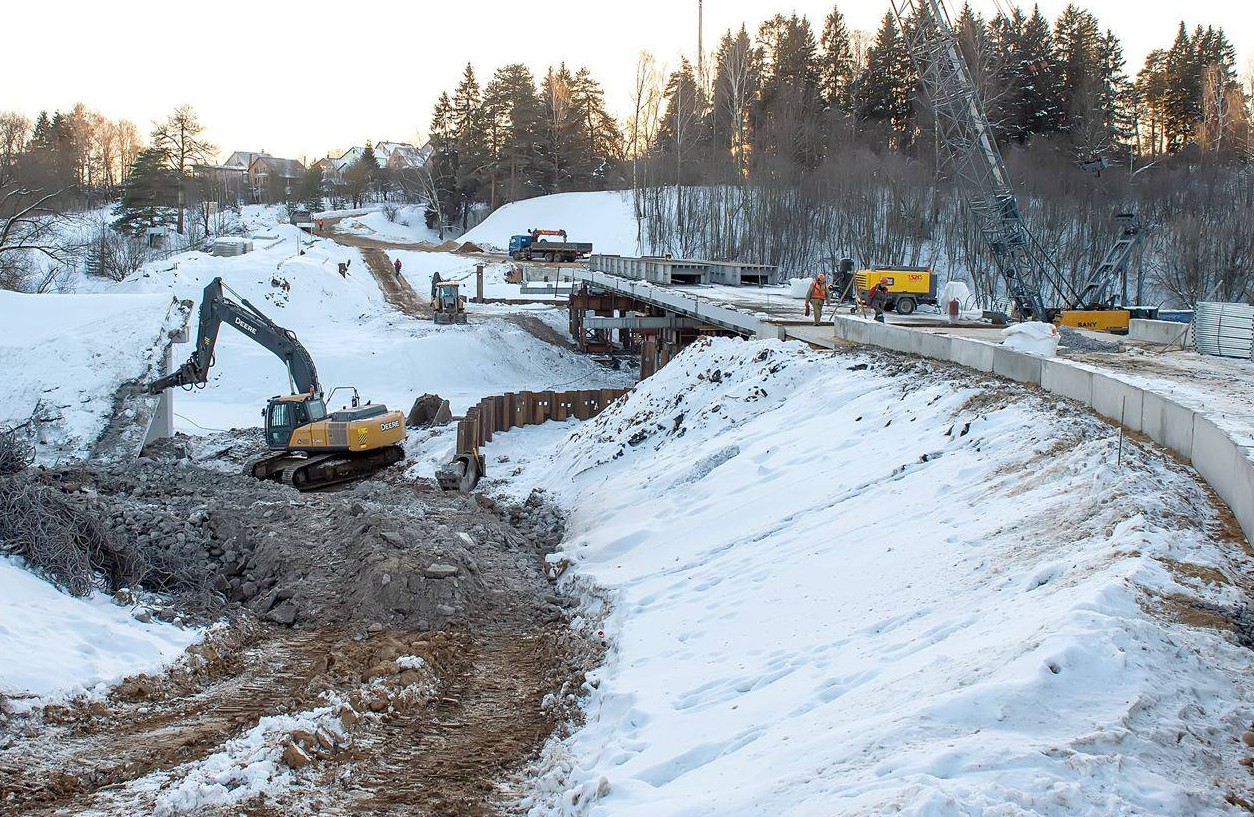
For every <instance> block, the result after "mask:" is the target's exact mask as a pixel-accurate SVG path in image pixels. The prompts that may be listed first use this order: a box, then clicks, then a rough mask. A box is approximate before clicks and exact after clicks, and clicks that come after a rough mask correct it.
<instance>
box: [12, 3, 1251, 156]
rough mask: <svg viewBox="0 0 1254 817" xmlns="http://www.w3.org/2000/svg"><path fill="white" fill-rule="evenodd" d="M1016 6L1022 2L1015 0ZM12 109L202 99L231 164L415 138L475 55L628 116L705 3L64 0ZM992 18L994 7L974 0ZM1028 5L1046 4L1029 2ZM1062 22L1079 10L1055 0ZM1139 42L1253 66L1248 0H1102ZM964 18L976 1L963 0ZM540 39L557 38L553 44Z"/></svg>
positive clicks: (767, 10)
mask: <svg viewBox="0 0 1254 817" xmlns="http://www.w3.org/2000/svg"><path fill="white" fill-rule="evenodd" d="M1003 2H1006V0H1003ZM5 5H6V8H5V10H4V21H5V25H4V27H5V29H6V31H7V35H8V36H6V37H5V45H4V48H3V49H0V110H4V109H11V108H16V109H18V110H21V111H24V112H26V113H27V114H28V115H30V116H31V117H32V118H33V117H34V115H35V114H36V113H37V112H38V111H39V110H41V109H44V108H47V109H49V110H52V109H54V108H61V109H68V108H70V107H72V106H73V105H74V103H75V102H79V101H81V102H84V103H85V104H87V105H88V106H89V107H92V108H95V109H97V110H99V111H101V112H102V113H103V114H105V115H106V116H109V117H112V118H128V119H131V120H133V121H134V122H135V123H136V124H137V125H139V128H140V130H141V131H142V132H144V133H145V134H146V133H147V132H148V130H149V128H150V123H151V120H153V119H154V118H158V117H160V116H162V115H163V114H165V113H167V112H168V111H170V110H172V109H174V108H175V107H177V106H178V105H180V104H182V103H184V102H190V103H191V104H192V105H193V106H194V107H195V108H196V109H197V111H198V112H199V113H200V115H201V118H202V120H203V121H204V122H205V123H206V124H207V125H208V128H209V130H208V134H207V135H208V136H209V138H210V139H211V140H212V141H213V142H214V143H215V144H217V145H218V147H219V148H220V149H221V151H222V154H223V156H225V155H226V154H227V153H229V152H230V151H232V150H266V151H268V152H270V153H272V154H274V155H278V156H286V157H295V156H300V155H306V156H309V157H313V158H316V157H319V156H322V155H325V154H326V152H327V151H328V150H331V149H335V148H347V147H350V146H351V145H354V144H360V143H362V142H364V141H365V140H366V139H370V140H373V141H383V140H387V141H411V140H413V139H415V138H416V137H417V135H418V133H419V132H420V131H421V132H423V133H425V132H426V128H427V125H428V123H429V121H430V117H431V106H432V104H433V103H434V101H435V99H436V97H437V96H438V95H439V93H440V92H441V91H442V90H452V88H453V87H454V86H455V85H456V83H457V81H458V79H459V77H460V74H461V71H462V68H463V66H464V65H465V64H466V62H467V61H468V60H469V61H470V62H473V63H474V65H475V70H476V72H477V74H478V76H479V79H480V82H481V83H484V82H486V81H487V80H488V79H489V78H490V77H491V75H492V71H493V70H495V69H496V68H498V67H499V66H501V65H505V64H508V63H511V62H522V63H525V64H526V65H528V66H529V67H530V68H531V69H532V71H533V72H534V73H535V74H536V75H537V78H538V77H539V75H541V74H542V73H543V72H544V70H545V68H546V67H547V66H548V65H550V64H554V63H557V62H560V61H563V60H564V61H565V62H566V63H567V64H568V65H570V66H571V67H576V68H577V67H579V66H583V65H586V66H588V67H589V68H590V69H591V70H592V73H593V75H594V76H596V78H597V79H599V80H600V81H601V82H602V84H603V85H604V86H605V88H606V92H607V96H608V99H609V104H610V107H611V109H612V110H613V111H614V112H616V113H618V114H623V113H625V112H626V110H627V108H628V104H629V100H630V88H631V80H632V76H633V74H634V72H635V64H636V58H637V55H638V54H639V52H640V51H641V49H648V50H649V51H652V52H653V53H654V54H655V55H656V56H657V58H658V60H659V61H661V62H662V63H664V64H665V65H667V66H668V67H673V66H675V65H676V64H677V63H678V61H679V56H680V54H681V53H683V54H688V55H692V54H693V53H695V50H696V30H697V13H696V7H697V2H696V0H630V2H611V3H602V2H597V0H548V2H541V1H540V0H532V2H522V3H520V2H517V0H510V2H506V0H462V2H438V3H435V2H379V1H378V0H375V2H364V3H349V2H338V3H332V2H325V0H307V1H306V2H300V3H295V2H283V3H276V2H266V0H253V2H243V0H223V1H222V2H218V3H189V2H185V0H184V1H181V2H156V1H155V0H114V1H113V2H109V0H59V1H54V2H23V3H6V4H5ZM839 5H840V8H841V11H842V12H844V13H845V16H846V17H847V18H848V19H849V21H850V23H851V25H852V26H853V27H854V28H860V29H866V30H871V31H873V30H874V29H875V28H877V27H878V24H879V21H880V20H881V19H882V18H883V15H884V13H885V12H886V11H888V8H889V7H888V3H887V0H842V1H841V2H840V3H839ZM973 5H974V6H975V7H976V9H977V10H978V11H981V12H983V13H985V14H986V15H989V16H991V15H992V14H993V13H994V12H995V9H996V6H995V5H994V0H974V2H973ZM1023 5H1030V4H1027V3H1024V4H1023ZM1040 5H1041V8H1042V10H1043V11H1044V12H1045V14H1046V15H1047V16H1049V17H1050V19H1051V20H1052V19H1053V18H1055V17H1056V16H1057V14H1058V12H1059V11H1061V9H1062V8H1063V7H1064V6H1065V5H1066V0H1041V4H1040ZM1080 5H1083V6H1086V7H1087V8H1089V9H1090V10H1091V11H1093V12H1094V13H1095V14H1096V15H1097V16H1098V18H1099V19H1100V20H1101V22H1102V24H1103V26H1105V27H1107V28H1112V29H1114V31H1115V33H1116V34H1117V35H1118V36H1119V37H1120V38H1121V40H1122V41H1123V43H1124V50H1125V56H1126V57H1127V61H1128V72H1129V74H1131V75H1135V73H1136V71H1137V70H1139V68H1140V67H1141V64H1142V62H1143V60H1144V57H1145V54H1146V53H1147V52H1149V51H1150V50H1152V49H1154V48H1158V47H1164V48H1165V47H1167V46H1169V45H1170V44H1171V41H1172V39H1173V37H1174V35H1175V30H1176V27H1177V26H1178V25H1179V23H1180V20H1181V18H1182V17H1183V18H1184V20H1185V21H1186V22H1187V23H1188V25H1189V27H1190V28H1192V27H1193V26H1194V25H1196V24H1202V25H1221V26H1223V27H1224V29H1225V30H1226V31H1227V32H1228V36H1229V38H1230V39H1231V40H1232V42H1233V43H1234V45H1235V46H1236V48H1237V53H1238V68H1239V70H1241V71H1242V72H1244V71H1245V70H1246V67H1247V65H1248V61H1249V55H1250V54H1251V50H1254V3H1250V2H1248V0H1191V2H1189V3H1187V4H1186V3H1180V2H1164V1H1163V0H1089V2H1086V3H1080ZM950 6H951V8H954V9H955V12H956V9H957V8H958V7H960V6H961V2H960V0H950ZM831 7H832V0H780V2H779V3H775V2H771V0H706V2H705V44H706V49H707V50H709V49H711V48H712V47H713V45H714V44H715V43H716V42H717V39H718V37H719V36H720V35H721V34H722V32H723V31H724V30H726V29H728V28H733V27H734V28H739V26H740V25H741V24H742V23H746V24H748V26H749V29H750V31H751V32H752V30H753V29H754V28H756V26H757V24H758V23H760V22H761V21H762V20H763V19H765V18H767V17H769V16H770V15H772V14H774V13H776V12H781V13H789V12H792V11H796V12H799V13H802V14H805V15H806V16H808V17H809V18H810V21H811V23H812V24H813V25H814V27H815V30H816V31H815V33H816V35H817V33H818V31H819V30H820V29H821V27H822V21H823V18H824V17H825V16H826V14H827V12H828V11H829V10H830V9H831ZM540 32H543V34H541V33H540Z"/></svg>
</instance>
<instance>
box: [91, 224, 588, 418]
mask: <svg viewBox="0 0 1254 817" xmlns="http://www.w3.org/2000/svg"><path fill="white" fill-rule="evenodd" d="M274 229H275V231H276V232H277V233H278V235H279V237H280V238H279V240H278V241H277V242H274V244H273V246H271V247H269V248H258V249H257V250H256V251H254V252H252V253H248V254H247V255H242V256H235V257H230V258H217V257H214V256H210V255H206V254H204V253H185V254H182V255H180V256H178V257H177V258H176V259H175V260H176V264H175V265H174V269H171V270H165V269H162V268H160V267H158V268H155V269H152V270H148V271H146V272H145V273H143V274H140V275H138V276H136V277H134V278H132V279H129V280H128V281H126V282H124V283H122V284H119V285H117V286H116V289H115V291H127V292H148V293H152V292H161V293H166V297H167V298H168V297H170V296H173V297H177V298H179V299H186V300H191V301H194V302H195V303H196V304H199V302H200V300H201V297H202V290H203V288H204V286H205V285H206V284H207V283H209V282H210V281H211V280H212V279H213V278H214V277H218V276H220V277H221V278H222V279H223V281H224V283H226V285H227V286H229V287H230V288H231V289H232V290H234V291H235V292H237V293H238V294H239V295H240V296H242V297H243V298H246V299H248V300H249V301H251V302H252V303H253V304H255V305H256V306H257V307H258V308H260V309H261V310H262V311H263V312H265V313H266V315H267V316H269V317H270V318H271V319H272V320H274V321H275V322H276V323H278V324H279V325H280V326H283V327H285V328H288V329H290V330H292V331H294V332H295V333H296V334H297V336H298V337H299V338H300V340H301V342H302V343H303V344H304V345H305V346H306V347H307V348H308V349H309V351H310V354H311V355H312V356H313V359H314V361H315V363H316V364H317V366H318V374H319V377H320V378H321V380H322V383H323V385H324V387H326V388H327V389H328V390H330V389H331V388H333V387H335V386H341V385H351V386H356V387H357V389H358V391H359V392H360V394H361V396H362V399H363V400H373V401H375V402H383V403H386V404H387V405H389V406H393V407H399V408H401V409H402V410H406V411H407V410H408V409H409V406H410V405H411V404H412V403H413V400H414V398H416V397H418V396H419V395H421V394H423V393H427V392H430V393H438V394H440V395H441V396H442V397H444V398H446V399H448V400H449V401H450V402H451V404H452V407H453V410H454V411H455V412H457V411H461V410H462V409H464V408H466V407H467V406H469V405H471V404H473V403H475V402H478V400H479V399H480V398H481V397H484V396H486V395H489V394H499V393H502V392H505V391H518V390H521V389H537V388H540V387H543V386H545V385H551V384H554V383H559V382H564V381H567V380H571V379H574V378H579V377H583V376H585V375H586V374H587V373H588V371H589V369H592V368H594V365H593V364H591V363H590V362H588V361H587V360H585V359H583V358H580V357H578V356H576V355H574V354H573V353H570V352H568V351H565V350H562V349H559V348H557V347H555V346H553V345H551V344H548V343H545V342H543V341H541V340H539V339H537V338H535V337H533V336H532V335H530V334H528V333H527V332H525V331H524V330H523V329H521V328H519V327H518V326H517V325H515V324H513V323H511V322H509V321H508V320H505V319H504V318H503V316H501V315H500V314H499V313H500V310H496V309H493V308H491V307H482V308H481V307H478V306H476V305H473V304H472V305H471V306H470V308H469V311H470V313H471V320H472V323H471V324H469V325H465V326H445V327H437V326H435V325H434V323H427V322H425V321H422V322H420V321H416V320H414V319H412V318H409V317H406V316H404V315H401V314H400V313H398V312H397V311H396V310H395V309H393V308H392V307H391V306H390V305H389V304H387V302H386V301H385V300H384V299H383V296H382V294H381V293H380V292H379V288H378V285H377V284H376V283H375V281H374V278H373V277H372V276H371V275H370V272H369V270H368V269H367V268H366V266H365V262H364V261H363V260H362V258H361V255H360V253H359V252H358V251H357V250H356V249H353V248H349V247H344V246H342V245H340V244H337V243H335V242H333V241H331V240H330V239H325V238H317V239H314V240H313V241H312V243H310V238H309V236H304V238H303V242H304V244H303V246H304V253H305V254H304V255H300V256H297V255H296V245H295V240H296V235H297V230H296V228H295V227H291V226H288V225H278V226H276V227H275V228H274ZM399 254H400V256H401V258H402V263H403V264H404V266H405V270H404V271H405V274H406V275H407V276H410V278H411V280H414V277H415V274H416V272H411V265H412V266H416V267H419V268H421V266H422V263H423V262H424V261H427V262H428V264H429V265H435V266H444V267H445V269H446V271H447V266H448V265H449V263H451V259H456V261H457V262H459V263H460V264H462V265H463V271H464V265H465V264H466V259H464V258H462V257H460V256H448V255H446V254H443V253H422V252H411V253H399ZM340 262H351V263H350V266H349V275H348V277H347V278H342V277H340V275H339V273H338V272H337V271H336V270H337V266H338V264H339V263H340ZM470 266H471V271H472V272H473V262H472V263H471V264H470ZM432 271H434V269H432ZM425 280H426V281H427V283H426V285H425V287H423V286H421V285H420V283H421V282H420V281H416V280H415V287H416V288H417V289H418V292H419V293H420V295H424V296H425V293H426V292H428V291H429V290H430V283H429V282H430V273H427V274H426V278H425ZM194 331H195V327H194V326H193V333H194ZM190 352H191V346H190V345H189V344H181V345H176V346H175V347H174V354H175V358H176V361H178V362H181V361H182V360H183V359H185V358H186V356H187V355H188V354H190ZM288 391H289V388H288V382H287V377H286V371H285V369H284V367H283V364H282V362H281V361H280V360H279V359H278V358H276V357H275V356H274V355H272V354H271V353H270V352H268V351H266V350H265V349H264V348H262V347H261V346H259V345H257V344H256V343H253V342H252V341H251V340H250V339H249V338H246V337H244V336H243V335H241V334H239V333H237V332H232V331H230V329H229V328H224V329H223V331H222V333H221V335H220V336H219V340H218V347H217V363H216V365H215V366H214V368H213V369H212V370H211V374H210V378H209V383H208V385H207V387H206V388H204V389H201V390H197V391H193V392H187V393H184V392H178V393H176V396H175V412H176V417H175V427H176V428H177V429H179V430H180V431H184V432H187V433H202V432H204V431H212V430H221V429H227V428H232V427H246V426H255V425H258V424H259V422H260V411H261V409H262V407H263V406H264V405H265V403H266V400H267V399H268V398H270V397H272V396H274V395H276V394H286V393H288ZM347 399H348V396H347V394H346V393H344V392H341V393H340V394H339V395H337V397H336V398H335V401H334V403H333V405H336V406H338V405H339V404H340V402H341V401H343V402H346V401H347Z"/></svg>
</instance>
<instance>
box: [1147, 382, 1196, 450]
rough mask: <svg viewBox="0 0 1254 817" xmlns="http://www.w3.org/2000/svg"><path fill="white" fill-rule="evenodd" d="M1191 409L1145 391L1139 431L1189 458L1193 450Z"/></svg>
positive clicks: (1192, 415) (1193, 413)
mask: <svg viewBox="0 0 1254 817" xmlns="http://www.w3.org/2000/svg"><path fill="white" fill-rule="evenodd" d="M1195 414H1196V412H1194V411H1193V409H1190V408H1187V407H1185V406H1182V405H1180V404H1179V403H1176V402H1174V401H1172V400H1169V399H1167V398H1166V397H1164V396H1163V395H1161V394H1155V393H1154V392H1152V391H1146V392H1144V393H1142V395H1141V430H1142V431H1144V432H1145V434H1146V435H1147V436H1148V437H1149V438H1150V439H1152V440H1154V442H1156V443H1158V444H1159V445H1165V446H1166V447H1168V448H1170V449H1171V450H1172V451H1175V452H1176V453H1178V454H1181V455H1183V456H1185V457H1189V455H1190V452H1191V451H1192V450H1193V423H1194V419H1195Z"/></svg>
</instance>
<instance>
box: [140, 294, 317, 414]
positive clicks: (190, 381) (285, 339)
mask: <svg viewBox="0 0 1254 817" xmlns="http://www.w3.org/2000/svg"><path fill="white" fill-rule="evenodd" d="M226 293H227V286H226V285H225V284H223V283H222V279H221V278H214V279H213V280H212V281H210V282H209V285H208V286H206V287H205V292H204V296H203V298H202V299H201V301H200V327H199V331H198V332H197V334H196V349H195V350H194V351H193V352H192V354H191V357H189V358H188V359H187V362H186V363H184V364H183V365H182V366H179V368H178V369H177V370H176V371H174V372H172V373H170V374H168V375H166V376H165V377H162V378H159V379H157V380H154V381H153V382H151V383H149V384H148V392H149V393H150V394H158V393H159V392H161V391H163V390H164V389H168V388H169V387H171V386H193V385H197V384H200V383H204V382H205V381H207V380H208V379H209V368H210V367H211V366H212V365H213V359H214V358H213V353H214V347H216V346H217V344H218V330H219V329H221V328H222V324H223V323H226V324H227V325H228V326H231V327H233V328H234V329H237V330H239V331H240V332H241V333H242V334H244V335H245V336H246V337H249V338H251V339H253V340H254V341H256V342H257V343H259V344H261V345H262V346H264V347H265V348H267V349H269V350H270V351H271V352H273V353H274V355H275V356H276V357H278V358H279V359H280V360H282V361H283V364H284V365H285V366H287V372H288V377H289V378H290V379H291V381H292V385H293V388H294V389H295V392H296V393H314V394H321V392H322V385H321V384H320V383H319V382H318V371H317V369H316V368H315V367H314V362H313V358H311V357H310V356H309V352H308V350H306V349H305V347H304V346H302V345H301V342H300V341H299V340H297V339H296V333H295V332H292V331H291V330H290V329H284V328H283V327H281V326H279V325H278V324H276V323H275V322H274V321H272V320H270V319H269V318H267V317H266V316H265V315H264V314H262V312H261V310H259V309H257V307H255V306H253V305H252V304H250V303H249V302H248V299H246V298H240V299H239V300H238V301H235V300H233V299H231V298H229V297H227V294H226ZM232 294H235V293H232Z"/></svg>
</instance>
